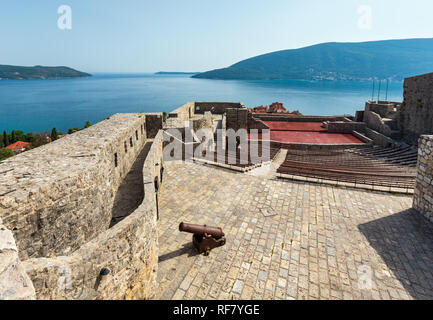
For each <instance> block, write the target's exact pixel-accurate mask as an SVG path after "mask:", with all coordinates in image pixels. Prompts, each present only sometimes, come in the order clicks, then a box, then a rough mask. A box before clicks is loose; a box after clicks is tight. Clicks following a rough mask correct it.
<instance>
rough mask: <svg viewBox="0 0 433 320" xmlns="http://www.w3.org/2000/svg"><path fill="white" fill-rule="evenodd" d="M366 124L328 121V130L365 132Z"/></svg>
mask: <svg viewBox="0 0 433 320" xmlns="http://www.w3.org/2000/svg"><path fill="white" fill-rule="evenodd" d="M365 127H366V124H365V123H364V122H343V121H337V122H328V123H327V130H328V132H332V133H352V132H353V131H358V132H364V131H365Z"/></svg>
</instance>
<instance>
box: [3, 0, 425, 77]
mask: <svg viewBox="0 0 433 320" xmlns="http://www.w3.org/2000/svg"><path fill="white" fill-rule="evenodd" d="M61 5H69V6H70V7H71V9H72V29H71V30H60V29H59V28H58V26H57V20H58V18H59V17H60V15H59V14H58V13H57V10H58V8H59V6H61ZM366 5H367V6H370V7H371V13H372V15H371V17H372V24H371V28H367V29H365V28H359V25H358V20H359V19H360V14H359V13H358V8H359V7H360V6H366ZM432 12H433V1H431V0H411V1H407V0H374V1H372V0H327V1H324V0H303V1H301V0H267V1H264V0H262V1H257V0H218V1H215V0H152V1H150V0H123V1H120V0H62V1H57V0H42V1H35V0H1V1H0V39H1V44H0V64H13V65H36V64H39V65H67V66H71V67H73V68H77V69H80V70H83V71H88V72H155V71H160V70H164V71H206V70H210V69H215V68H221V67H226V66H229V65H231V64H233V63H236V62H238V61H240V60H243V59H246V58H249V57H252V56H256V55H259V54H263V53H268V52H272V51H276V50H282V49H292V48H299V47H303V46H307V45H311V44H316V43H321V42H329V41H339V42H358V41H369V40H384V39H403V38H415V37H417V38H426V37H433V19H431V14H432Z"/></svg>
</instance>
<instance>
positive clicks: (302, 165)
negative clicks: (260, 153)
mask: <svg viewBox="0 0 433 320" xmlns="http://www.w3.org/2000/svg"><path fill="white" fill-rule="evenodd" d="M417 155H418V152H417V150H416V149H414V148H410V147H407V148H380V147H355V148H348V149H344V150H293V149H289V150H288V152H287V156H286V160H285V161H284V162H283V164H282V165H281V166H280V168H279V169H278V171H277V172H278V173H281V174H284V175H289V176H290V175H291V176H301V177H307V178H316V179H323V180H332V181H339V182H350V183H355V184H366V185H373V186H382V187H397V188H413V187H414V184H415V176H416V168H415V167H416V163H417ZM283 177H284V176H283Z"/></svg>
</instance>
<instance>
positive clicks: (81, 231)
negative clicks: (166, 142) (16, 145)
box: [0, 114, 146, 260]
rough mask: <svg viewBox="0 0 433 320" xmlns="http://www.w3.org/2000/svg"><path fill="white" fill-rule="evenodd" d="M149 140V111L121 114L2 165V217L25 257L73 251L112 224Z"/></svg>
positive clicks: (0, 177)
mask: <svg viewBox="0 0 433 320" xmlns="http://www.w3.org/2000/svg"><path fill="white" fill-rule="evenodd" d="M145 141H146V130H145V115H144V114H117V115H114V116H112V117H110V118H109V119H107V120H105V121H102V122H100V123H98V124H96V125H94V126H92V127H90V128H88V129H85V130H82V131H79V132H77V133H75V134H72V135H70V136H67V137H65V138H62V139H60V140H57V141H55V142H53V143H50V144H47V145H45V146H42V147H40V148H36V149H33V150H31V151H28V152H25V153H22V154H20V155H17V156H15V157H13V158H10V159H8V160H6V161H3V162H1V163H0V173H1V174H0V218H1V219H3V224H4V225H5V226H6V227H7V228H8V229H10V230H12V232H13V233H14V237H15V240H16V243H17V246H18V248H19V256H20V258H21V260H26V259H28V258H36V257H54V256H59V255H68V254H70V253H72V252H74V251H75V250H77V249H78V248H79V247H81V246H82V245H83V244H84V243H87V242H89V241H90V240H92V239H94V238H95V237H97V236H98V235H99V234H100V233H101V232H104V231H106V230H107V228H108V227H109V225H110V221H111V215H112V212H111V210H112V207H113V201H114V198H115V194H116V191H117V189H118V187H119V185H120V183H121V182H122V180H123V178H124V177H125V176H126V174H127V173H128V171H129V169H130V168H131V166H132V164H133V163H134V161H135V159H136V157H137V155H138V154H139V152H140V151H141V150H142V148H143V145H144V143H145Z"/></svg>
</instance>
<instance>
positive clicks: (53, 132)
mask: <svg viewBox="0 0 433 320" xmlns="http://www.w3.org/2000/svg"><path fill="white" fill-rule="evenodd" d="M57 139H59V134H58V133H57V130H56V128H53V130H51V141H56V140H57Z"/></svg>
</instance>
